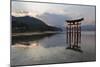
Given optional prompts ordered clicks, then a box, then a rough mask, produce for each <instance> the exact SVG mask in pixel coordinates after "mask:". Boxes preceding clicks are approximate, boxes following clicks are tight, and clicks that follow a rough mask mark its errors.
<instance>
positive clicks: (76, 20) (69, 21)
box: [66, 18, 84, 23]
mask: <svg viewBox="0 0 100 67" xmlns="http://www.w3.org/2000/svg"><path fill="white" fill-rule="evenodd" d="M82 20H84V18H80V19H75V20H66V21H67V22H68V23H71V22H72V23H73V22H80V21H82Z"/></svg>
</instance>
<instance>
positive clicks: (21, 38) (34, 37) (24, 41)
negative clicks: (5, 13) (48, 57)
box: [12, 33, 56, 45]
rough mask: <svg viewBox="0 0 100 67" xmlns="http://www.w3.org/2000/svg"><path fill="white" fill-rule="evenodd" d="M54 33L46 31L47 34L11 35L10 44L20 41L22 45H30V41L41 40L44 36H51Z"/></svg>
mask: <svg viewBox="0 0 100 67" xmlns="http://www.w3.org/2000/svg"><path fill="white" fill-rule="evenodd" d="M55 34H56V33H48V34H42V35H23V36H12V45H14V44H16V43H20V44H23V45H30V44H29V42H30V41H37V40H41V39H43V38H45V37H51V36H53V35H55Z"/></svg>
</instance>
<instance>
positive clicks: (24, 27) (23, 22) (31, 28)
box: [12, 16, 61, 33]
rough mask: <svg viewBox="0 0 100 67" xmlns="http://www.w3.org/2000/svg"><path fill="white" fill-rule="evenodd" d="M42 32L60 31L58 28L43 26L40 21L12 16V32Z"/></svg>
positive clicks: (27, 17) (28, 17)
mask: <svg viewBox="0 0 100 67" xmlns="http://www.w3.org/2000/svg"><path fill="white" fill-rule="evenodd" d="M43 31H61V29H60V28H58V27H53V26H49V25H47V24H45V23H44V22H43V21H41V20H40V19H37V18H34V17H30V16H22V17H15V16H12V32H14V33H15V32H43Z"/></svg>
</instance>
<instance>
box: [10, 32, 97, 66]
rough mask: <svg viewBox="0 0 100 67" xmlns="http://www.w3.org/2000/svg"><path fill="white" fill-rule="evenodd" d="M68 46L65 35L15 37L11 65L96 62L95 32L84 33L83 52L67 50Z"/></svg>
mask: <svg viewBox="0 0 100 67" xmlns="http://www.w3.org/2000/svg"><path fill="white" fill-rule="evenodd" d="M21 42H22V43H21ZM25 43H29V44H27V45H24V44H25ZM67 46H68V45H67V44H66V35H65V33H61V34H55V35H42V36H38V35H37V36H30V37H29V36H28V37H15V38H13V45H12V46H11V65H28V64H46V63H61V62H78V61H94V60H95V57H96V56H95V46H96V45H95V32H82V42H81V44H80V46H81V50H82V51H83V52H78V51H74V50H70V49H65V48H66V47H67Z"/></svg>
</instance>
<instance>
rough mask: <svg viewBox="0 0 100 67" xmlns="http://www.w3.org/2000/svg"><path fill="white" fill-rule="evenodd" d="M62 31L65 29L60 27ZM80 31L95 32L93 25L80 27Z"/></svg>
mask: <svg viewBox="0 0 100 67" xmlns="http://www.w3.org/2000/svg"><path fill="white" fill-rule="evenodd" d="M60 28H61V29H62V30H63V31H66V28H65V27H63V26H62V27H60ZM81 30H82V31H95V30H96V26H95V25H82V26H81Z"/></svg>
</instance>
